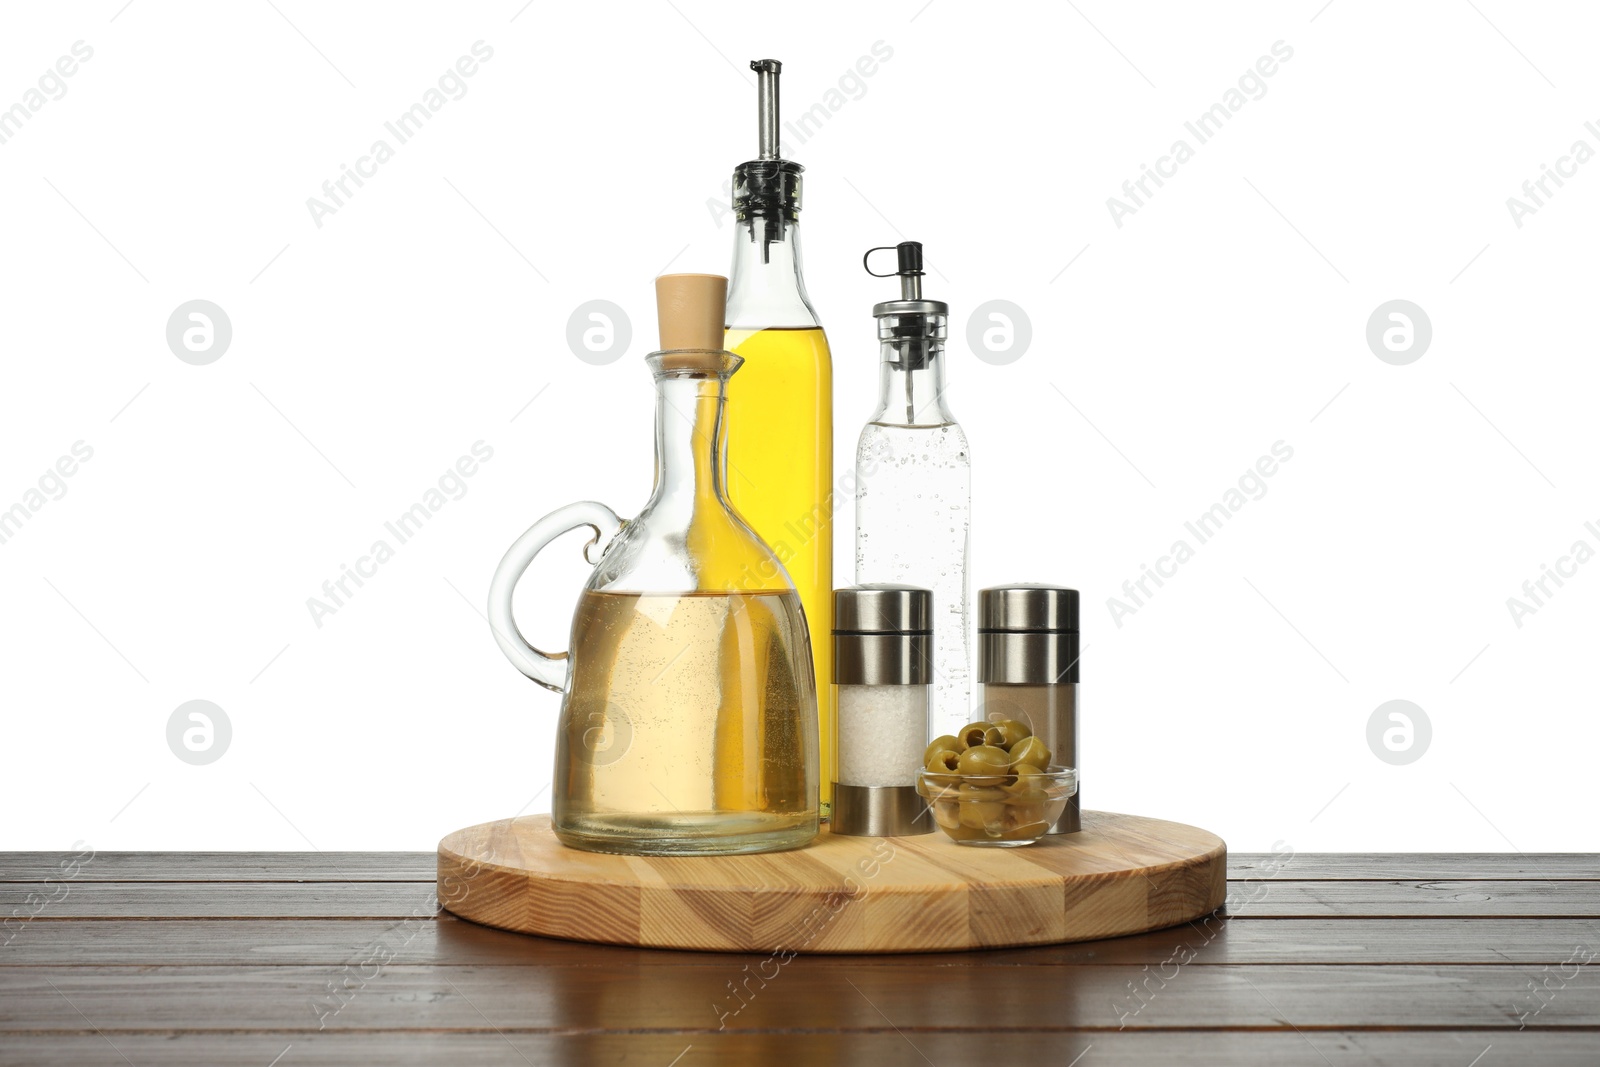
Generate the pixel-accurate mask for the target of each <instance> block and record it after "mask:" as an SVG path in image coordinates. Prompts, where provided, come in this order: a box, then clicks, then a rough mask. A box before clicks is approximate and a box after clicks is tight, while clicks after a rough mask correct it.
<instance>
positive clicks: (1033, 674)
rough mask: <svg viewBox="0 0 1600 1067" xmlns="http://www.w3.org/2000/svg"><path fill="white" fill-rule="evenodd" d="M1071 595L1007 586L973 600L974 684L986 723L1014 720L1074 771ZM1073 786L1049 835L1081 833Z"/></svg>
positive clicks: (1074, 610)
mask: <svg viewBox="0 0 1600 1067" xmlns="http://www.w3.org/2000/svg"><path fill="white" fill-rule="evenodd" d="M1078 644H1079V635H1078V591H1077V590H1076V589H1063V588H1061V587H1060V586H1053V585H1006V586H996V587H995V588H992V589H984V590H982V591H981V592H980V593H979V594H978V681H979V683H980V684H981V685H982V686H983V715H982V717H983V718H985V719H990V720H994V719H1015V720H1017V721H1018V722H1020V723H1023V724H1024V725H1026V726H1027V727H1028V728H1029V729H1031V730H1032V731H1033V732H1034V734H1035V735H1037V736H1038V737H1039V739H1040V740H1041V741H1043V742H1044V743H1045V745H1046V747H1048V748H1049V749H1050V752H1051V757H1052V762H1053V763H1054V764H1055V765H1056V766H1060V767H1071V768H1073V769H1075V770H1078V771H1079V775H1078V780H1079V781H1080V782H1081V781H1082V780H1083V775H1082V769H1081V768H1079V767H1078ZM1082 796H1083V790H1082V788H1081V786H1080V788H1079V790H1078V792H1076V793H1074V794H1073V796H1072V799H1071V800H1070V801H1068V802H1067V807H1066V810H1064V811H1063V812H1062V813H1061V817H1060V818H1058V819H1057V820H1056V821H1055V825H1053V826H1051V827H1050V829H1049V831H1047V832H1048V833H1052V834H1071V833H1076V832H1077V831H1078V830H1080V829H1082V822H1081V819H1080V814H1079V813H1080V810H1081V809H1080V806H1079V802H1080V798H1081V797H1082Z"/></svg>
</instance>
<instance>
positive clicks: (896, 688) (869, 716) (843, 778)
mask: <svg viewBox="0 0 1600 1067" xmlns="http://www.w3.org/2000/svg"><path fill="white" fill-rule="evenodd" d="M838 689H839V694H838V696H839V699H838V709H839V710H838V714H839V730H838V744H839V763H838V767H839V769H838V772H837V773H838V776H839V779H838V780H839V784H841V785H861V786H886V785H915V784H916V781H917V771H919V770H920V769H921V768H922V750H923V749H925V748H926V747H927V745H928V691H929V687H928V686H926V685H841V686H839V687H838Z"/></svg>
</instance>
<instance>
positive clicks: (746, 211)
mask: <svg viewBox="0 0 1600 1067" xmlns="http://www.w3.org/2000/svg"><path fill="white" fill-rule="evenodd" d="M750 67H751V69H752V70H754V71H756V72H757V77H758V79H759V87H758V88H759V94H760V95H759V100H758V105H759V106H758V118H759V133H760V157H759V158H758V159H754V160H751V161H749V162H748V163H742V164H740V165H739V166H738V167H737V168H736V169H735V170H734V173H733V212H734V218H735V220H736V223H737V225H736V228H735V236H734V248H733V269H732V272H731V273H730V275H729V283H728V284H729V288H728V324H727V325H728V330H727V337H726V340H725V344H726V346H727V348H728V350H729V351H731V352H734V353H736V354H737V355H739V356H740V357H742V358H743V359H744V365H743V367H742V368H741V370H740V372H739V375H738V377H737V378H735V379H733V380H731V381H730V382H729V384H728V400H727V444H728V450H727V456H728V459H727V463H728V470H727V487H728V497H729V499H730V500H731V501H732V502H733V506H734V508H735V509H736V510H737V511H738V513H739V515H740V516H741V517H742V518H743V519H744V520H745V522H747V523H749V524H750V527H751V528H752V529H753V530H755V532H756V533H757V534H758V535H760V537H761V539H762V540H763V541H765V542H766V543H767V544H768V545H770V546H771V548H772V550H773V552H774V554H775V555H776V556H777V558H778V559H779V560H780V561H781V562H782V564H783V566H784V569H785V570H786V571H787V572H788V574H789V578H790V580H791V581H792V582H793V583H794V587H795V589H796V590H797V592H798V593H799V596H800V603H801V605H802V607H803V609H804V612H805V619H806V623H807V626H808V628H809V630H810V635H811V652H812V655H813V658H814V666H815V674H816V677H817V678H823V679H827V678H832V677H833V668H832V656H833V648H832V642H831V640H830V639H829V634H830V632H831V631H832V628H833V485H832V483H833V361H832V358H831V356H830V355H829V352H828V339H827V336H826V335H825V334H824V333H823V332H822V325H821V323H820V322H819V321H818V320H817V313H816V311H814V310H813V309H812V307H811V301H810V299H809V298H808V297H807V296H806V287H805V282H804V280H803V278H802V276H801V269H800V184H801V183H800V175H801V172H802V170H803V168H802V167H801V166H800V165H799V164H798V163H794V162H791V161H789V160H786V159H780V158H779V151H778V74H779V71H780V69H781V64H780V63H779V62H778V61H777V60H775V59H761V60H756V61H754V62H752V63H751V64H750ZM832 699H833V698H832V692H831V687H830V686H827V685H822V686H819V687H818V713H819V723H818V728H819V729H820V730H821V731H822V736H821V752H822V760H823V767H822V778H821V782H822V796H821V806H822V812H823V814H824V815H827V814H828V813H829V811H830V810H831V802H832V796H831V792H832V786H831V783H832V781H833V768H832V766H831V764H832V761H833V756H832V753H833V739H832V737H831V736H830V733H829V732H830V731H831V723H832V718H833V716H832Z"/></svg>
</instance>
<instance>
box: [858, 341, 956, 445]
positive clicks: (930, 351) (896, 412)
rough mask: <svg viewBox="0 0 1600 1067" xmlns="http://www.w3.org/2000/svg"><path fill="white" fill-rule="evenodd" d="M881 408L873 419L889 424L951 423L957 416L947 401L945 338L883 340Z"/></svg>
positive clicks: (879, 377)
mask: <svg viewBox="0 0 1600 1067" xmlns="http://www.w3.org/2000/svg"><path fill="white" fill-rule="evenodd" d="M881 355H882V359H883V362H882V363H881V364H880V365H879V368H878V410H877V411H876V412H874V413H873V416H872V421H873V422H875V423H879V424H882V425H887V426H949V425H951V424H953V423H954V422H955V421H956V419H955V416H954V415H952V414H950V408H949V407H948V406H947V405H946V403H945V381H944V341H943V340H942V339H939V338H921V337H919V338H895V339H894V340H885V341H883V342H882V347H881Z"/></svg>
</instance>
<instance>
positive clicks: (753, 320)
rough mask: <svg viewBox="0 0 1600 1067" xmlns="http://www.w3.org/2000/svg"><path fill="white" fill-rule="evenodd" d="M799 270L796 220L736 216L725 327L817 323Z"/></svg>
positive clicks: (780, 215) (780, 216)
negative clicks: (726, 325)
mask: <svg viewBox="0 0 1600 1067" xmlns="http://www.w3.org/2000/svg"><path fill="white" fill-rule="evenodd" d="M820 325H821V323H820V322H818V321H817V313H816V311H815V310H814V309H813V308H812V307H811V300H810V298H809V297H807V296H806V283H805V279H804V278H803V277H802V275H801V272H800V223H799V221H798V220H797V219H793V218H789V217H787V216H786V215H785V214H784V213H782V212H779V213H776V214H771V215H748V216H746V217H744V218H741V219H738V220H737V222H736V229H735V231H734V238H733V269H732V270H731V271H730V273H729V275H728V326H729V328H745V329H761V328H768V327H774V326H776V327H790V328H793V327H800V328H802V329H805V328H812V329H814V328H816V327H818V326H820Z"/></svg>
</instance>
